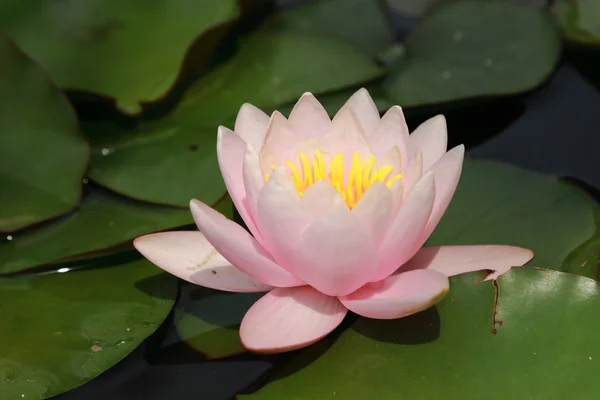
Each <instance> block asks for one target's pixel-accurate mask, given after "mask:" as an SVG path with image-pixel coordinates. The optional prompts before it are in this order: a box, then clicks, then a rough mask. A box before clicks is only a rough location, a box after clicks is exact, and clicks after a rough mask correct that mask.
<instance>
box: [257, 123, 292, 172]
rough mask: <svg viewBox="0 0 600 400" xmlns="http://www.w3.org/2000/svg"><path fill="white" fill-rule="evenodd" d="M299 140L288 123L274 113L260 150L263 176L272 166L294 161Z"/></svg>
mask: <svg viewBox="0 0 600 400" xmlns="http://www.w3.org/2000/svg"><path fill="white" fill-rule="evenodd" d="M301 140H302V138H301V137H300V136H299V135H298V133H297V132H296V131H295V130H294V128H293V127H292V125H291V124H290V122H289V121H288V120H287V119H286V118H285V117H284V116H283V115H282V114H281V113H280V112H279V111H275V112H274V113H273V115H272V116H271V120H270V122H269V127H268V128H267V133H266V136H265V141H264V144H263V147H262V148H261V150H260V165H261V168H262V171H263V175H265V176H266V175H268V174H269V173H270V171H271V167H272V166H273V165H279V164H283V163H285V162H286V161H294V160H295V153H296V147H297V146H298V144H299V142H300V141H301Z"/></svg>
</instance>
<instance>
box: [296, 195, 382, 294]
mask: <svg viewBox="0 0 600 400" xmlns="http://www.w3.org/2000/svg"><path fill="white" fill-rule="evenodd" d="M376 263H377V259H376V253H375V249H374V247H373V242H372V240H371V237H370V234H369V231H368V230H367V228H366V227H365V226H364V225H363V224H362V222H361V221H360V220H359V218H358V217H357V216H355V215H353V214H352V213H351V212H350V210H349V209H348V207H347V206H346V204H345V203H342V202H341V203H337V204H334V205H332V206H331V207H329V209H328V210H326V211H325V212H323V214H321V215H320V216H319V217H318V218H317V219H315V220H314V221H313V222H312V223H311V224H310V225H309V227H308V228H307V229H306V231H305V232H304V233H303V235H302V237H301V239H300V241H299V243H298V248H297V250H296V262H295V263H294V267H293V271H294V274H295V275H296V276H298V277H299V278H300V279H302V280H303V281H305V282H306V283H307V284H309V285H311V286H312V287H314V288H315V289H317V290H319V291H320V292H322V293H325V294H328V295H330V296H343V295H345V294H348V293H351V292H353V291H354V290H356V289H358V288H359V287H361V286H362V285H363V284H364V283H365V282H366V281H367V280H368V279H369V277H370V275H371V274H372V271H373V270H374V268H375V267H376Z"/></svg>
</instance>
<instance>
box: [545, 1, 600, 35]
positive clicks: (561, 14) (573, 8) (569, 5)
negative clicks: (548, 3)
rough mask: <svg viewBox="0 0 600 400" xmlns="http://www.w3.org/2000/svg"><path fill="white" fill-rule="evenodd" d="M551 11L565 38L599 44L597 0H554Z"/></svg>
mask: <svg viewBox="0 0 600 400" xmlns="http://www.w3.org/2000/svg"><path fill="white" fill-rule="evenodd" d="M553 11H554V15H555V16H556V19H557V21H558V23H559V24H560V27H561V28H562V31H563V34H564V35H565V36H566V37H567V39H569V40H572V41H575V42H580V43H583V44H590V45H596V46H597V45H600V1H599V0H577V1H575V0H556V1H555V2H554V4H553Z"/></svg>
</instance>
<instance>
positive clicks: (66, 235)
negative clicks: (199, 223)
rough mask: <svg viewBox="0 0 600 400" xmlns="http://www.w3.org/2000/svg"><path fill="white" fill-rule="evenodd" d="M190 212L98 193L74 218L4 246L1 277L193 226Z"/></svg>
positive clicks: (23, 234) (1, 247)
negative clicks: (148, 234) (8, 273)
mask: <svg viewBox="0 0 600 400" xmlns="http://www.w3.org/2000/svg"><path fill="white" fill-rule="evenodd" d="M192 223H193V220H192V216H191V214H190V212H189V210H187V209H177V208H171V207H161V206H156V205H152V204H144V203H141V202H137V201H134V200H130V199H125V198H121V197H118V196H115V195H112V194H110V193H106V192H104V191H100V190H94V191H92V192H91V193H89V194H88V195H87V196H86V197H85V198H84V200H83V202H82V204H81V206H80V208H79V209H78V210H77V211H75V212H74V213H73V214H71V215H69V216H66V217H64V218H62V219H60V220H58V221H54V222H52V223H49V224H44V225H42V226H39V227H35V228H32V229H31V230H28V231H24V232H20V233H16V234H13V235H10V236H8V237H5V238H4V240H2V241H0V272H2V273H7V272H15V271H20V270H23V269H25V268H29V267H33V266H36V265H40V264H46V263H49V262H53V261H57V260H60V259H63V258H66V257H70V256H74V255H78V254H79V255H81V253H86V252H90V251H94V250H99V249H104V248H107V247H111V246H114V245H117V244H120V243H122V242H125V241H128V240H131V239H134V238H135V237H137V236H139V235H142V234H145V233H150V232H155V231H160V230H165V229H170V228H173V227H177V226H181V225H186V224H192Z"/></svg>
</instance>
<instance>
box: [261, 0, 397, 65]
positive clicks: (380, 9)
mask: <svg viewBox="0 0 600 400" xmlns="http://www.w3.org/2000/svg"><path fill="white" fill-rule="evenodd" d="M359 21H360V22H359ZM265 28H266V29H274V30H279V31H283V32H295V33H302V34H305V35H315V36H325V37H327V36H329V37H334V38H338V39H341V40H343V41H346V42H348V43H351V44H353V45H355V46H356V47H358V48H360V49H362V50H363V51H364V52H365V53H367V54H369V55H371V56H375V55H377V53H378V52H380V51H381V50H383V49H384V48H385V47H386V46H388V45H390V44H391V43H392V41H393V32H392V30H391V27H390V25H389V21H388V19H387V16H386V14H385V9H384V4H383V1H379V0H318V1H315V0H313V1H307V2H302V3H300V4H298V5H297V6H295V7H293V8H291V9H289V10H286V11H284V12H282V13H280V14H277V15H275V16H273V17H272V18H271V19H270V20H268V21H267V23H266V24H265Z"/></svg>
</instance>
